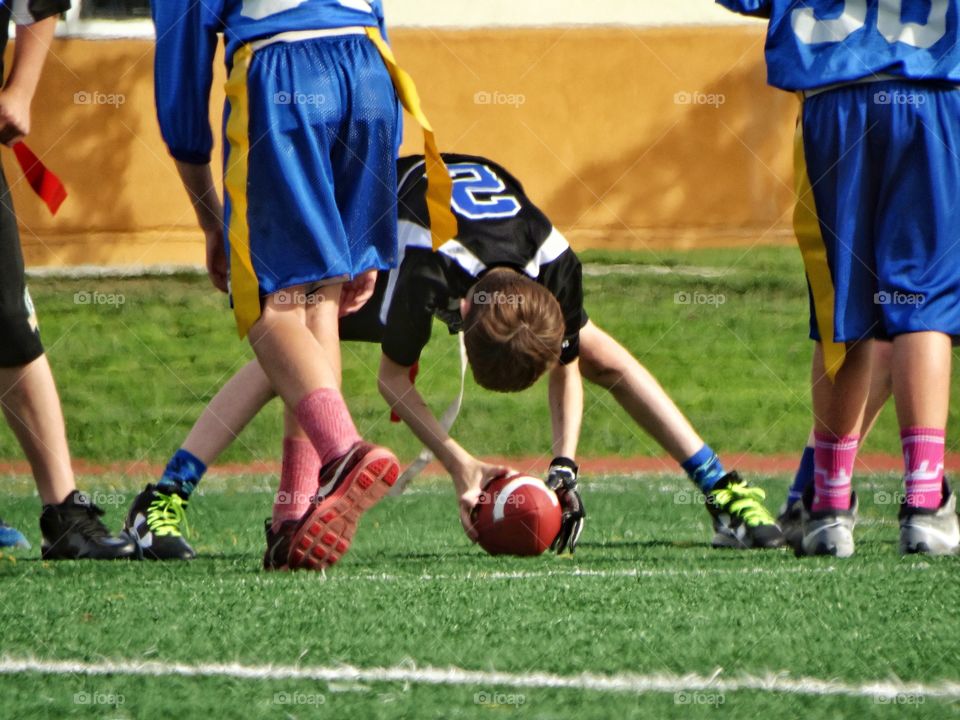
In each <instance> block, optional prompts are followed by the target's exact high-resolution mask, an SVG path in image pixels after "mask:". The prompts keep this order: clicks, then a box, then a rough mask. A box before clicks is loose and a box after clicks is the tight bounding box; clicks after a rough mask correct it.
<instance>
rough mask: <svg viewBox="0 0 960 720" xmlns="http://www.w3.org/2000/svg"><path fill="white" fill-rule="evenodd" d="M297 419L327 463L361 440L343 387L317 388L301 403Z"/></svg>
mask: <svg viewBox="0 0 960 720" xmlns="http://www.w3.org/2000/svg"><path fill="white" fill-rule="evenodd" d="M297 421H298V422H299V423H300V427H302V428H303V431H304V432H305V433H306V434H307V436H308V437H309V438H310V442H312V443H313V447H314V448H316V450H317V454H318V455H320V462H321V464H322V465H326V464H327V463H328V462H330V461H331V460H334V459H336V458H338V457H340V456H341V455H345V454H346V452H347V451H348V450H349V449H350V448H351V447H352V446H353V444H354V443H356V442H358V441H359V440H360V434H359V433H358V432H357V428H356V426H355V425H354V424H353V418H351V417H350V411H349V410H348V409H347V404H346V403H345V402H344V400H343V395H342V394H341V393H340V391H339V390H335V389H333V388H321V389H319V390H314V391H313V392H312V393H310V394H309V395H307V396H306V397H305V398H304V399H303V400H301V401H300V404H299V405H297Z"/></svg>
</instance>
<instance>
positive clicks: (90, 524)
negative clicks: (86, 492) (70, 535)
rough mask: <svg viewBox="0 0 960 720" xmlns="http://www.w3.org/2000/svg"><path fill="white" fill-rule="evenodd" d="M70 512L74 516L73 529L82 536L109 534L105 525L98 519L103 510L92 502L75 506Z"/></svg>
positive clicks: (106, 535)
mask: <svg viewBox="0 0 960 720" xmlns="http://www.w3.org/2000/svg"><path fill="white" fill-rule="evenodd" d="M71 514H73V515H74V516H75V518H76V520H75V522H74V526H73V527H74V529H75V530H77V531H78V532H79V533H80V534H81V535H83V536H84V537H108V536H109V535H110V531H109V530H108V529H107V526H106V525H104V524H103V522H102V521H101V520H100V516H101V515H103V514H104V512H103V510H101V509H100V508H99V507H97V506H96V505H94V504H93V503H90V504H89V505H85V506H77V507H76V509H75V510H74V512H73V513H71Z"/></svg>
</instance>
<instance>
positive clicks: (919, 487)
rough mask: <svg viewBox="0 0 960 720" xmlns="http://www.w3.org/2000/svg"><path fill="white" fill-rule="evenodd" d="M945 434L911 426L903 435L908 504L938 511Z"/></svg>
mask: <svg viewBox="0 0 960 720" xmlns="http://www.w3.org/2000/svg"><path fill="white" fill-rule="evenodd" d="M945 439H946V432H944V431H943V430H939V429H937V428H924V427H912V428H907V429H906V430H904V431H903V432H901V433H900V442H901V443H903V463H904V466H905V467H906V475H905V476H904V483H905V485H906V490H907V505H909V506H910V507H915V508H925V509H927V510H936V509H937V508H938V507H940V503H941V502H943V452H944V444H945Z"/></svg>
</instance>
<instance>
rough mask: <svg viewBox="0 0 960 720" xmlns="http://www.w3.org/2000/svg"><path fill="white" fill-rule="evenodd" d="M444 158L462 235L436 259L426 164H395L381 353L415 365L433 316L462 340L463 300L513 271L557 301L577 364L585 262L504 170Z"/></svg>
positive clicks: (418, 160) (419, 160) (417, 160)
mask: <svg viewBox="0 0 960 720" xmlns="http://www.w3.org/2000/svg"><path fill="white" fill-rule="evenodd" d="M443 158H444V161H445V162H446V164H447V167H448V168H449V170H450V175H451V177H452V178H453V200H452V208H453V211H454V213H455V214H456V216H457V221H458V225H459V232H458V233H457V237H456V238H455V239H453V240H449V241H448V242H446V243H444V245H443V246H441V247H440V249H439V250H438V251H436V252H434V250H433V248H432V244H431V238H430V220H429V216H428V214H427V204H426V199H425V194H426V188H427V179H426V174H425V165H424V159H423V156H413V157H405V158H401V159H400V160H399V161H398V166H397V178H398V212H399V220H400V224H399V240H400V243H399V244H400V248H399V265H398V267H397V269H395V270H393V271H391V273H390V278H389V281H388V283H387V287H386V292H385V297H384V300H383V304H382V306H381V315H380V322H381V323H382V325H383V339H382V348H383V352H384V354H386V356H387V357H389V358H390V359H391V360H393V361H394V362H396V363H398V364H400V365H404V366H409V365H413V364H414V363H416V362H417V361H418V360H419V358H420V353H421V352H422V350H423V348H424V347H425V346H426V344H427V342H428V341H429V340H430V331H431V327H432V319H433V317H434V316H436V317H439V318H440V319H441V320H442V321H443V322H444V323H445V324H446V325H447V327H448V328H449V329H450V332H451V333H456V332H459V331H460V330H461V329H462V324H463V322H462V319H461V317H460V300H461V299H462V298H464V297H466V296H467V294H468V292H469V291H470V288H471V287H473V285H474V284H475V283H476V282H477V280H478V279H479V278H480V277H481V276H482V275H483V274H484V273H486V272H487V271H489V270H491V269H493V268H497V267H509V268H513V269H514V270H517V271H518V272H521V273H524V274H525V275H527V276H528V277H530V278H532V279H533V280H535V281H537V282H538V283H540V284H541V285H543V286H544V287H546V288H547V289H548V290H549V291H550V292H551V293H552V294H553V295H554V296H555V297H556V298H557V300H558V301H559V303H560V307H561V309H562V310H563V315H564V318H565V320H566V334H565V337H564V342H563V352H562V355H561V362H563V363H565V364H566V363H569V362H571V361H573V360H574V359H575V358H576V357H577V356H578V355H579V352H580V343H579V337H580V329H581V328H582V327H583V326H584V325H585V324H586V322H587V315H586V313H585V312H584V309H583V278H582V268H581V265H580V260H579V259H578V258H577V256H576V254H575V253H574V252H573V250H571V248H570V245H569V243H568V242H567V241H566V239H565V238H564V237H563V235H561V234H560V233H559V232H558V231H557V230H556V228H554V227H553V224H552V223H551V222H550V220H549V219H548V218H547V216H546V215H544V214H543V212H542V211H541V210H540V209H539V208H538V207H537V206H536V205H534V204H533V203H532V202H531V201H530V199H529V198H528V197H527V196H526V194H525V193H524V191H523V185H521V184H520V181H519V180H517V179H516V178H515V177H513V175H511V174H510V173H509V172H508V171H507V170H506V169H505V168H504V167H503V166H501V165H499V164H497V163H495V162H493V161H492V160H488V159H487V158H483V157H477V156H473V155H456V154H444V156H443Z"/></svg>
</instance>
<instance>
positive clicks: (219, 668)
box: [0, 657, 960, 701]
mask: <svg viewBox="0 0 960 720" xmlns="http://www.w3.org/2000/svg"><path fill="white" fill-rule="evenodd" d="M24 673H40V674H44V675H84V676H106V675H112V676H137V677H157V678H163V677H196V678H230V679H237V680H264V681H266V680H312V681H319V682H353V683H413V684H420V685H446V686H454V687H457V686H469V687H480V688H506V687H509V688H517V689H526V690H539V689H544V690H586V691H590V692H598V693H671V692H672V693H681V692H703V693H728V692H729V693H733V692H740V691H753V692H765V693H785V694H797V695H817V696H825V697H836V696H847V697H864V698H874V699H875V700H879V701H884V700H885V701H896V700H898V699H900V698H914V699H915V698H921V697H922V698H927V697H930V698H940V699H945V700H957V699H960V683H957V682H951V681H944V682H939V683H934V684H927V683H909V682H899V681H896V680H871V681H867V682H860V683H856V682H844V681H842V680H831V679H822V678H813V677H796V678H795V677H791V676H790V675H788V674H787V673H767V674H765V675H738V676H736V677H730V678H726V677H722V676H721V671H720V670H717V672H716V673H714V674H713V675H712V676H710V677H707V676H704V675H696V674H692V673H691V674H687V675H675V674H671V673H655V674H649V675H643V674H634V673H621V674H617V675H595V674H592V673H583V674H579V675H554V674H551V673H539V672H526V673H510V672H497V671H479V670H465V669H463V668H458V667H447V668H434V667H429V666H428V667H422V668H418V667H416V666H414V665H395V666H393V667H375V668H357V667H352V666H349V665H342V666H334V667H313V668H310V667H294V666H282V665H241V664H238V663H226V664H221V663H199V664H187V663H167V662H137V661H132V660H114V661H109V660H107V661H101V662H83V661H63V660H61V661H55V660H39V659H35V658H13V657H4V658H2V659H0V674H3V675H20V674H24Z"/></svg>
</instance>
